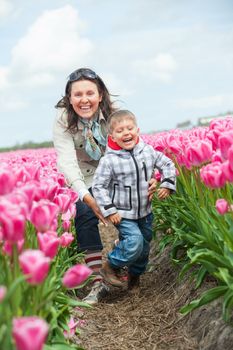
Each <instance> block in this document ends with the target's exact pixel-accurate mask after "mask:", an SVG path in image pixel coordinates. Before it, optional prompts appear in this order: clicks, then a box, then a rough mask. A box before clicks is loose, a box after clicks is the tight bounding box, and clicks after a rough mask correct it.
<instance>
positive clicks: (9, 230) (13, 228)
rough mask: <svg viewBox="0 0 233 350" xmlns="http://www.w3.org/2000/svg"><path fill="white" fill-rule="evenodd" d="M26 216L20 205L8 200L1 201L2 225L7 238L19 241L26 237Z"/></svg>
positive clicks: (0, 221)
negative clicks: (21, 211) (22, 212)
mask: <svg viewBox="0 0 233 350" xmlns="http://www.w3.org/2000/svg"><path fill="white" fill-rule="evenodd" d="M25 223H26V218H25V217H24V216H23V215H22V214H21V213H20V207H17V206H16V205H14V204H12V203H10V202H7V201H4V200H3V201H1V202H0V225H1V227H2V235H3V238H4V239H5V240H8V241H11V242H17V241H19V240H22V239H23V238H24V233H25Z"/></svg>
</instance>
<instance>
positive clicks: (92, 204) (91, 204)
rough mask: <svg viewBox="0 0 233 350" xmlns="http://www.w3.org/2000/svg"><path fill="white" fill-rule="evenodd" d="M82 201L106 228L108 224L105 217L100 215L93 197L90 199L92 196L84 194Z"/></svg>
mask: <svg viewBox="0 0 233 350" xmlns="http://www.w3.org/2000/svg"><path fill="white" fill-rule="evenodd" d="M83 201H84V202H85V203H86V204H87V205H88V207H90V208H91V209H92V210H93V212H94V213H95V215H96V217H97V218H98V219H99V220H100V221H101V222H102V223H103V224H104V225H105V226H108V222H107V220H106V219H105V217H104V216H103V214H102V213H101V210H100V208H99V206H98V204H97V203H96V200H95V198H94V197H92V195H91V194H90V193H88V194H86V195H85V196H84V197H83Z"/></svg>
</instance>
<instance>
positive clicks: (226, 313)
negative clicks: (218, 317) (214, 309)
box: [222, 290, 233, 322]
mask: <svg viewBox="0 0 233 350" xmlns="http://www.w3.org/2000/svg"><path fill="white" fill-rule="evenodd" d="M232 309H233V290H229V291H228V292H227V293H226V294H225V296H224V301H223V308H222V311H223V319H224V320H225V321H226V322H227V321H229V319H230V317H231V316H232Z"/></svg>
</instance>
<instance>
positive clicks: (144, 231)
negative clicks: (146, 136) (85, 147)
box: [92, 110, 176, 290]
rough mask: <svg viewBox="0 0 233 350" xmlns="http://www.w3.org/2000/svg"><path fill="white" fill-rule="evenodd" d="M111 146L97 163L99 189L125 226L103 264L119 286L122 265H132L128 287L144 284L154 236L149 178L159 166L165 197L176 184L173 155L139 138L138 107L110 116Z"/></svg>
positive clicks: (107, 210)
mask: <svg viewBox="0 0 233 350" xmlns="http://www.w3.org/2000/svg"><path fill="white" fill-rule="evenodd" d="M108 128H109V138H108V146H107V149H106V153H105V155H104V157H102V158H101V160H100V163H99V165H98V167H97V169H96V172H95V175H94V180H93V187H92V189H93V194H94V197H95V199H96V201H97V203H98V205H99V207H100V209H101V212H102V214H103V216H104V217H105V218H106V219H108V220H109V221H110V222H111V223H113V224H114V225H115V226H116V228H117V229H118V231H119V241H118V242H117V244H115V246H114V248H113V250H112V251H111V252H110V253H109V254H108V257H107V261H106V262H105V263H104V264H103V268H102V269H101V270H100V272H101V274H102V276H103V278H104V279H105V281H106V282H108V283H109V284H111V285H113V286H115V287H123V286H124V283H123V282H122V280H121V279H120V277H119V270H120V269H121V268H123V267H126V266H127V267H128V289H130V290H132V289H135V288H138V287H139V278H140V275H141V274H142V273H144V272H145V270H146V265H147V263H148V256H149V250H150V241H151V239H152V220H153V216H152V210H151V203H150V199H151V198H149V197H150V196H149V194H148V182H149V180H150V179H151V177H152V176H153V173H154V170H155V168H157V169H158V170H159V172H160V173H161V184H160V188H159V189H158V190H157V195H158V198H159V199H164V198H167V197H168V196H169V195H170V193H171V192H172V191H175V189H176V184H175V183H176V170H175V166H174V164H173V162H172V161H171V159H169V158H168V157H166V156H165V155H164V154H163V153H161V152H158V151H155V150H154V149H153V148H152V146H150V145H147V144H145V143H144V142H143V141H142V140H140V138H139V129H138V126H137V121H136V118H135V116H134V114H133V113H131V112H130V111H127V110H118V111H116V112H114V113H113V114H112V115H111V116H110V120H109V124H108Z"/></svg>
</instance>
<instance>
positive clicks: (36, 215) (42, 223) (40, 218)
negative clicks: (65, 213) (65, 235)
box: [30, 200, 59, 232]
mask: <svg viewBox="0 0 233 350" xmlns="http://www.w3.org/2000/svg"><path fill="white" fill-rule="evenodd" d="M58 210H59V209H58V207H57V205H55V204H54V203H51V202H49V201H46V200H41V201H40V202H34V203H33V206H32V209H31V214H30V219H31V222H32V223H33V225H34V226H35V227H36V229H37V231H40V232H45V231H48V230H49V229H51V225H52V224H54V220H55V219H56V216H57V214H58Z"/></svg>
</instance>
